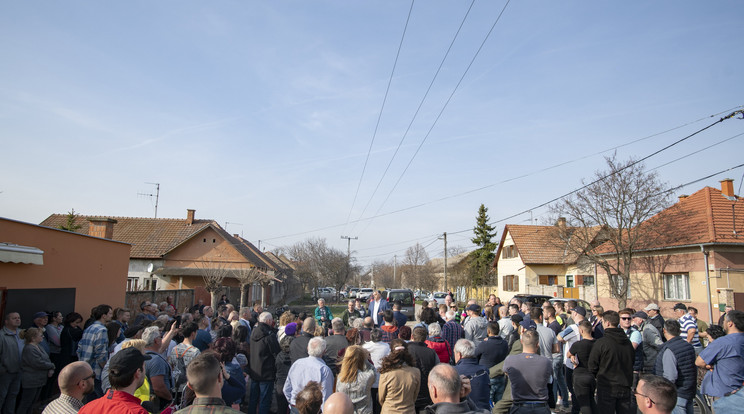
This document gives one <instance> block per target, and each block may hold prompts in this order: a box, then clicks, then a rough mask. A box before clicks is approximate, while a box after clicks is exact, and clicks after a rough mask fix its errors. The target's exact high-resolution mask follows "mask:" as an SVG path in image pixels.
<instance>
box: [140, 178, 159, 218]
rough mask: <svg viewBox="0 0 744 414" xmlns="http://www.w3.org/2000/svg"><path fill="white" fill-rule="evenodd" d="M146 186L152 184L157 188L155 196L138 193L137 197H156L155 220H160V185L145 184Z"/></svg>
mask: <svg viewBox="0 0 744 414" xmlns="http://www.w3.org/2000/svg"><path fill="white" fill-rule="evenodd" d="M145 184H151V185H154V186H155V194H152V193H149V194H147V193H137V195H141V196H145V197H150V198H152V197H155V218H158V201H159V200H160V183H145Z"/></svg>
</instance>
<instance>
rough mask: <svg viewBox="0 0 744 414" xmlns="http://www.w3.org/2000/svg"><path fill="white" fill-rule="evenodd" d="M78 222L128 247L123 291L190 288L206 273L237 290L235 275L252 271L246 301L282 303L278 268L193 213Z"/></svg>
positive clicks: (54, 221)
mask: <svg viewBox="0 0 744 414" xmlns="http://www.w3.org/2000/svg"><path fill="white" fill-rule="evenodd" d="M78 220H80V223H84V222H85V221H88V222H89V223H90V225H89V226H85V225H83V226H82V227H81V228H80V230H79V231H80V232H81V233H83V234H86V233H88V232H89V231H91V228H92V227H93V225H94V224H93V223H94V221H93V220H98V221H96V222H97V223H99V224H100V225H102V226H104V227H105V232H107V233H110V234H111V238H112V239H114V240H119V241H122V242H126V243H129V244H131V246H132V251H131V255H130V260H129V272H128V277H127V282H126V288H127V290H140V289H145V290H159V289H160V290H162V289H196V288H201V287H204V286H205V278H204V276H210V275H211V276H218V277H220V276H221V277H224V279H223V280H222V282H221V284H222V285H223V286H228V287H235V288H237V287H238V286H239V282H238V277H239V276H240V275H241V274H243V273H244V272H245V271H247V270H249V269H255V270H256V272H255V274H254V275H253V276H252V277H254V279H256V280H255V283H252V284H251V285H250V286H249V287H248V292H247V294H248V297H247V299H248V301H249V302H253V301H262V302H263V303H264V304H266V305H270V304H272V303H273V298H276V299H277V300H279V299H283V296H284V286H283V283H281V282H282V280H281V279H279V278H280V277H281V276H282V272H281V270H282V269H281V268H280V267H278V266H277V265H276V264H275V263H274V262H273V261H272V260H271V259H269V258H268V257H267V256H266V255H264V254H263V253H262V252H260V251H259V249H257V248H256V247H255V246H254V245H253V244H251V243H250V242H249V241H247V240H245V239H243V238H242V237H240V236H238V235H230V234H229V233H227V232H226V231H225V230H224V229H223V228H222V227H221V226H220V225H219V224H218V223H217V222H216V221H215V220H211V219H196V218H195V210H187V214H186V218H185V219H170V218H145V217H104V218H100V217H91V216H78ZM66 221H67V215H65V214H53V215H51V216H49V217H48V218H47V219H46V220H44V221H43V222H42V225H46V226H58V225H60V224H64V223H65V222H66ZM225 276H226V277H225ZM205 299H207V298H205ZM232 299H233V301H234V302H237V300H238V299H237V297H233V298H232ZM207 302H208V300H207Z"/></svg>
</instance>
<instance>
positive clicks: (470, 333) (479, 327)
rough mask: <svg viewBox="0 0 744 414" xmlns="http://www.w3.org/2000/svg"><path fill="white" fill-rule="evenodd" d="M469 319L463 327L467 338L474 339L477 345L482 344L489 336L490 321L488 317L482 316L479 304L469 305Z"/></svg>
mask: <svg viewBox="0 0 744 414" xmlns="http://www.w3.org/2000/svg"><path fill="white" fill-rule="evenodd" d="M466 310H467V312H468V320H467V322H465V325H464V327H463V329H464V331H465V339H467V340H470V341H473V342H474V343H475V346H478V345H480V343H481V342H483V340H484V339H486V337H487V336H488V332H487V331H488V322H487V321H486V318H483V317H482V316H480V314H481V308H480V306H478V305H477V304H475V303H474V304H472V305H468V307H467V308H466Z"/></svg>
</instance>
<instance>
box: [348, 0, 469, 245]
mask: <svg viewBox="0 0 744 414" xmlns="http://www.w3.org/2000/svg"><path fill="white" fill-rule="evenodd" d="M474 4H475V0H473V1H472V2H471V3H470V7H468V11H467V12H466V13H465V16H463V18H462V21H460V26H459V27H458V28H457V31H456V32H455V36H454V37H453V38H452V41H451V42H450V44H449V47H448V48H447V51H446V52H445V53H444V56H443V57H442V60H441V61H440V62H439V67H438V68H437V70H436V72H434V76H433V77H432V78H431V82H429V87H428V88H427V89H426V92H425V93H424V96H423V97H422V98H421V101H420V102H419V104H418V107H417V108H416V111H415V112H414V113H413V117H412V118H411V122H409V123H408V127H407V128H406V131H405V132H404V133H403V136H402V137H401V139H400V142H399V143H398V146H397V147H396V148H395V151H394V152H393V156H392V157H390V161H388V164H387V166H386V167H385V171H383V173H382V176H381V177H380V179H379V180H378V181H377V185H376V186H375V190H374V191H373V192H372V195H371V196H370V197H369V200H367V204H366V205H365V206H364V209H362V212H361V214H359V217H360V218H361V217H363V216H364V213H366V212H367V208H368V207H369V205H370V203H372V200H373V199H374V198H375V195H376V194H377V190H379V189H380V185H381V184H382V181H383V180H384V179H385V177H386V176H387V173H388V171H389V170H390V166H391V165H392V164H393V160H395V157H396V156H397V155H398V151H399V150H400V148H401V146H402V145H403V141H405V140H406V137H408V132H410V131H411V127H412V126H413V123H414V121H415V120H416V118H417V117H418V114H419V111H421V107H422V106H423V105H424V102H425V101H426V98H427V97H428V96H429V92H430V91H431V88H432V86H434V82H435V81H436V80H437V77H438V76H439V72H440V71H441V70H442V67H443V66H444V62H445V61H446V60H447V57H448V56H449V53H450V51H451V50H452V46H453V45H454V44H455V41H456V40H457V38H458V36H459V35H460V30H462V27H463V26H464V25H465V20H467V18H468V15H470V10H472V9H473V5H474ZM357 191H358V189H357ZM349 215H351V213H349ZM348 220H349V219H348V218H347V219H346V221H347V222H348ZM354 228H355V227H353V228H352V231H353V229H354ZM365 230H366V229H365Z"/></svg>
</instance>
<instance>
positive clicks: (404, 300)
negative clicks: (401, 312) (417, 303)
mask: <svg viewBox="0 0 744 414" xmlns="http://www.w3.org/2000/svg"><path fill="white" fill-rule="evenodd" d="M396 300H399V301H400V303H401V304H402V305H403V306H411V305H413V297H412V296H411V294H410V293H408V292H390V294H389V295H388V302H395V301H396Z"/></svg>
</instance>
